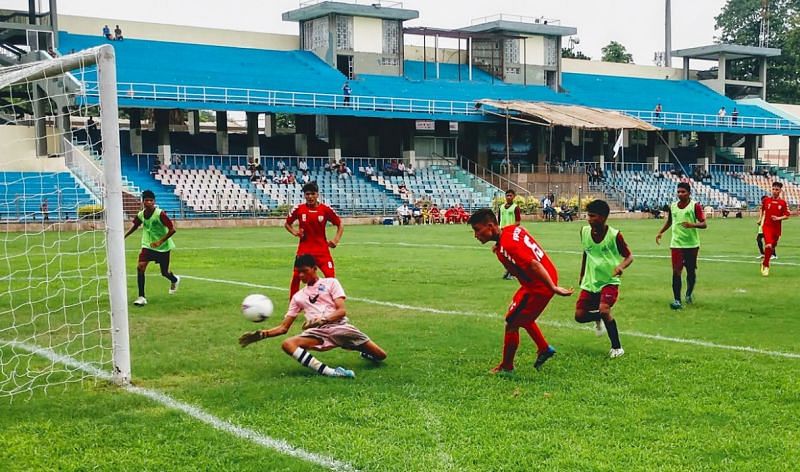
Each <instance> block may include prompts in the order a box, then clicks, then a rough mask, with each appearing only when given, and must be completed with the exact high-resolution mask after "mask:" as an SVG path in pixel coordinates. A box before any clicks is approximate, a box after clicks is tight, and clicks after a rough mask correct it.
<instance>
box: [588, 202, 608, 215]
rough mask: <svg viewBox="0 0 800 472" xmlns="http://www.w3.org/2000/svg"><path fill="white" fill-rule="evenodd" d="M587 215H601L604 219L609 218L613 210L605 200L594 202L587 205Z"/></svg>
mask: <svg viewBox="0 0 800 472" xmlns="http://www.w3.org/2000/svg"><path fill="white" fill-rule="evenodd" d="M586 213H594V214H595V215H600V216H602V217H603V218H608V214H609V213H611V208H610V207H609V206H608V203H606V202H605V200H592V201H591V202H589V204H588V205H586Z"/></svg>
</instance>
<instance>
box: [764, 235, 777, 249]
mask: <svg viewBox="0 0 800 472" xmlns="http://www.w3.org/2000/svg"><path fill="white" fill-rule="evenodd" d="M779 239H781V235H780V234H778V233H774V232H772V231H764V244H768V245H770V246H772V247H775V246H777V245H778V240H779Z"/></svg>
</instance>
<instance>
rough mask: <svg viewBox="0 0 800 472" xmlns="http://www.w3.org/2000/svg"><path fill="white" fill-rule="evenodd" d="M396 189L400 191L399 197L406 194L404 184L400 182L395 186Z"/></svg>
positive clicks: (406, 190)
mask: <svg viewBox="0 0 800 472" xmlns="http://www.w3.org/2000/svg"><path fill="white" fill-rule="evenodd" d="M397 191H398V192H400V195H401V197H402V196H403V195H408V189H407V188H406V184H400V185H398V186H397Z"/></svg>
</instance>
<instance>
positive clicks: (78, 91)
mask: <svg viewBox="0 0 800 472" xmlns="http://www.w3.org/2000/svg"><path fill="white" fill-rule="evenodd" d="M38 59H40V60H38V61H35V62H28V63H24V64H19V65H14V66H9V67H5V68H0V184H2V185H0V247H2V249H0V398H2V397H12V396H15V395H19V394H21V393H28V394H31V393H32V392H34V391H36V390H39V389H42V390H47V389H50V388H53V387H59V388H63V387H64V386H66V385H68V384H69V383H71V382H81V381H84V380H92V381H96V379H97V378H98V377H100V378H107V379H112V378H113V379H115V380H117V381H118V382H120V383H126V382H127V381H128V380H129V377H130V362H129V356H128V327H127V307H126V305H127V299H126V294H125V284H126V281H125V259H124V256H125V254H124V245H123V215H122V187H121V176H120V157H119V123H118V108H117V96H116V72H115V69H114V51H113V49H112V48H111V47H110V46H101V47H99V48H93V49H89V50H85V51H81V52H78V53H76V54H70V55H68V56H61V57H56V58H52V57H50V56H49V55H47V54H43V53H41V56H40V57H39V58H38Z"/></svg>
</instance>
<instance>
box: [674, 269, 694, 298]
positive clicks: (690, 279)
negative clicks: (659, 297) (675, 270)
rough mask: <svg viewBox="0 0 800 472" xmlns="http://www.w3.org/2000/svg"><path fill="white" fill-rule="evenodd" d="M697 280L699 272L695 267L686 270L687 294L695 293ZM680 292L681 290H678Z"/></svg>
mask: <svg viewBox="0 0 800 472" xmlns="http://www.w3.org/2000/svg"><path fill="white" fill-rule="evenodd" d="M696 280H697V272H695V270H694V269H692V270H687V271H686V296H687V297H688V296H691V295H692V294H693V293H694V283H695V281H696ZM678 293H680V290H678Z"/></svg>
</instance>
